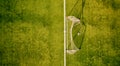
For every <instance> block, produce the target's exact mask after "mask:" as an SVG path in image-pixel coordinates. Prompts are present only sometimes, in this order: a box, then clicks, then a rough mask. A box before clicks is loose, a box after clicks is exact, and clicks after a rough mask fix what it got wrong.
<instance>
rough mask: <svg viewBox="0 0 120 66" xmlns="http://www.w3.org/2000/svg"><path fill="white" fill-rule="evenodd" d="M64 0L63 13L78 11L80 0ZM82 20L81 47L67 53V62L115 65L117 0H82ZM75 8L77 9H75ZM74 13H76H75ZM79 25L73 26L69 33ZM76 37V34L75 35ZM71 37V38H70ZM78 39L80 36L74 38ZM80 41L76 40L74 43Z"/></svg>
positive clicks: (119, 26) (119, 49) (119, 42)
mask: <svg viewBox="0 0 120 66" xmlns="http://www.w3.org/2000/svg"><path fill="white" fill-rule="evenodd" d="M76 1H77V0H66V3H67V4H66V5H67V6H66V9H67V11H66V12H67V16H73V15H74V16H76V17H77V15H78V14H80V11H81V10H80V9H81V7H82V0H81V1H79V2H78V4H77V5H76V6H77V7H75V8H74V9H73V12H72V14H69V12H71V9H72V7H73V6H74V4H75V3H76ZM84 1H85V5H84V8H83V15H82V16H83V21H84V23H85V25H86V31H85V37H84V40H83V44H82V46H81V49H80V50H79V51H77V52H76V53H75V54H67V66H119V65H120V63H119V62H120V18H119V17H120V1H119V0H112V1H111V0H84ZM77 9H78V10H77ZM76 13H77V14H76ZM77 31H79V28H77V27H75V28H74V29H73V35H74V34H77ZM78 38H80V37H78ZM73 39H74V38H73ZM74 41H75V42H76V43H77V41H81V40H80V39H74ZM77 45H80V44H78V43H77V44H76V46H77Z"/></svg>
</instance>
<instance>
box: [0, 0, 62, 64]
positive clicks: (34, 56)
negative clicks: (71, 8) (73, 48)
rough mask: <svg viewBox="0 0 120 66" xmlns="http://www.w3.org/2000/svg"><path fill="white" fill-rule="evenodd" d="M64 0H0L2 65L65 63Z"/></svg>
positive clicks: (0, 51) (0, 52) (0, 58)
mask: <svg viewBox="0 0 120 66" xmlns="http://www.w3.org/2000/svg"><path fill="white" fill-rule="evenodd" d="M63 23H64V22H63V1H60V0H0V66H63V52H64V51H63V49H64V48H63V28H64V27H63V25H64V24H63Z"/></svg>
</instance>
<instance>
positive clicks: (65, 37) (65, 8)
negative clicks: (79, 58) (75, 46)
mask: <svg viewBox="0 0 120 66" xmlns="http://www.w3.org/2000/svg"><path fill="white" fill-rule="evenodd" d="M63 2H64V4H63V6H64V7H63V8H64V66H66V43H67V42H66V41H67V40H66V39H67V37H66V32H67V31H66V0H64V1H63Z"/></svg>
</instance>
